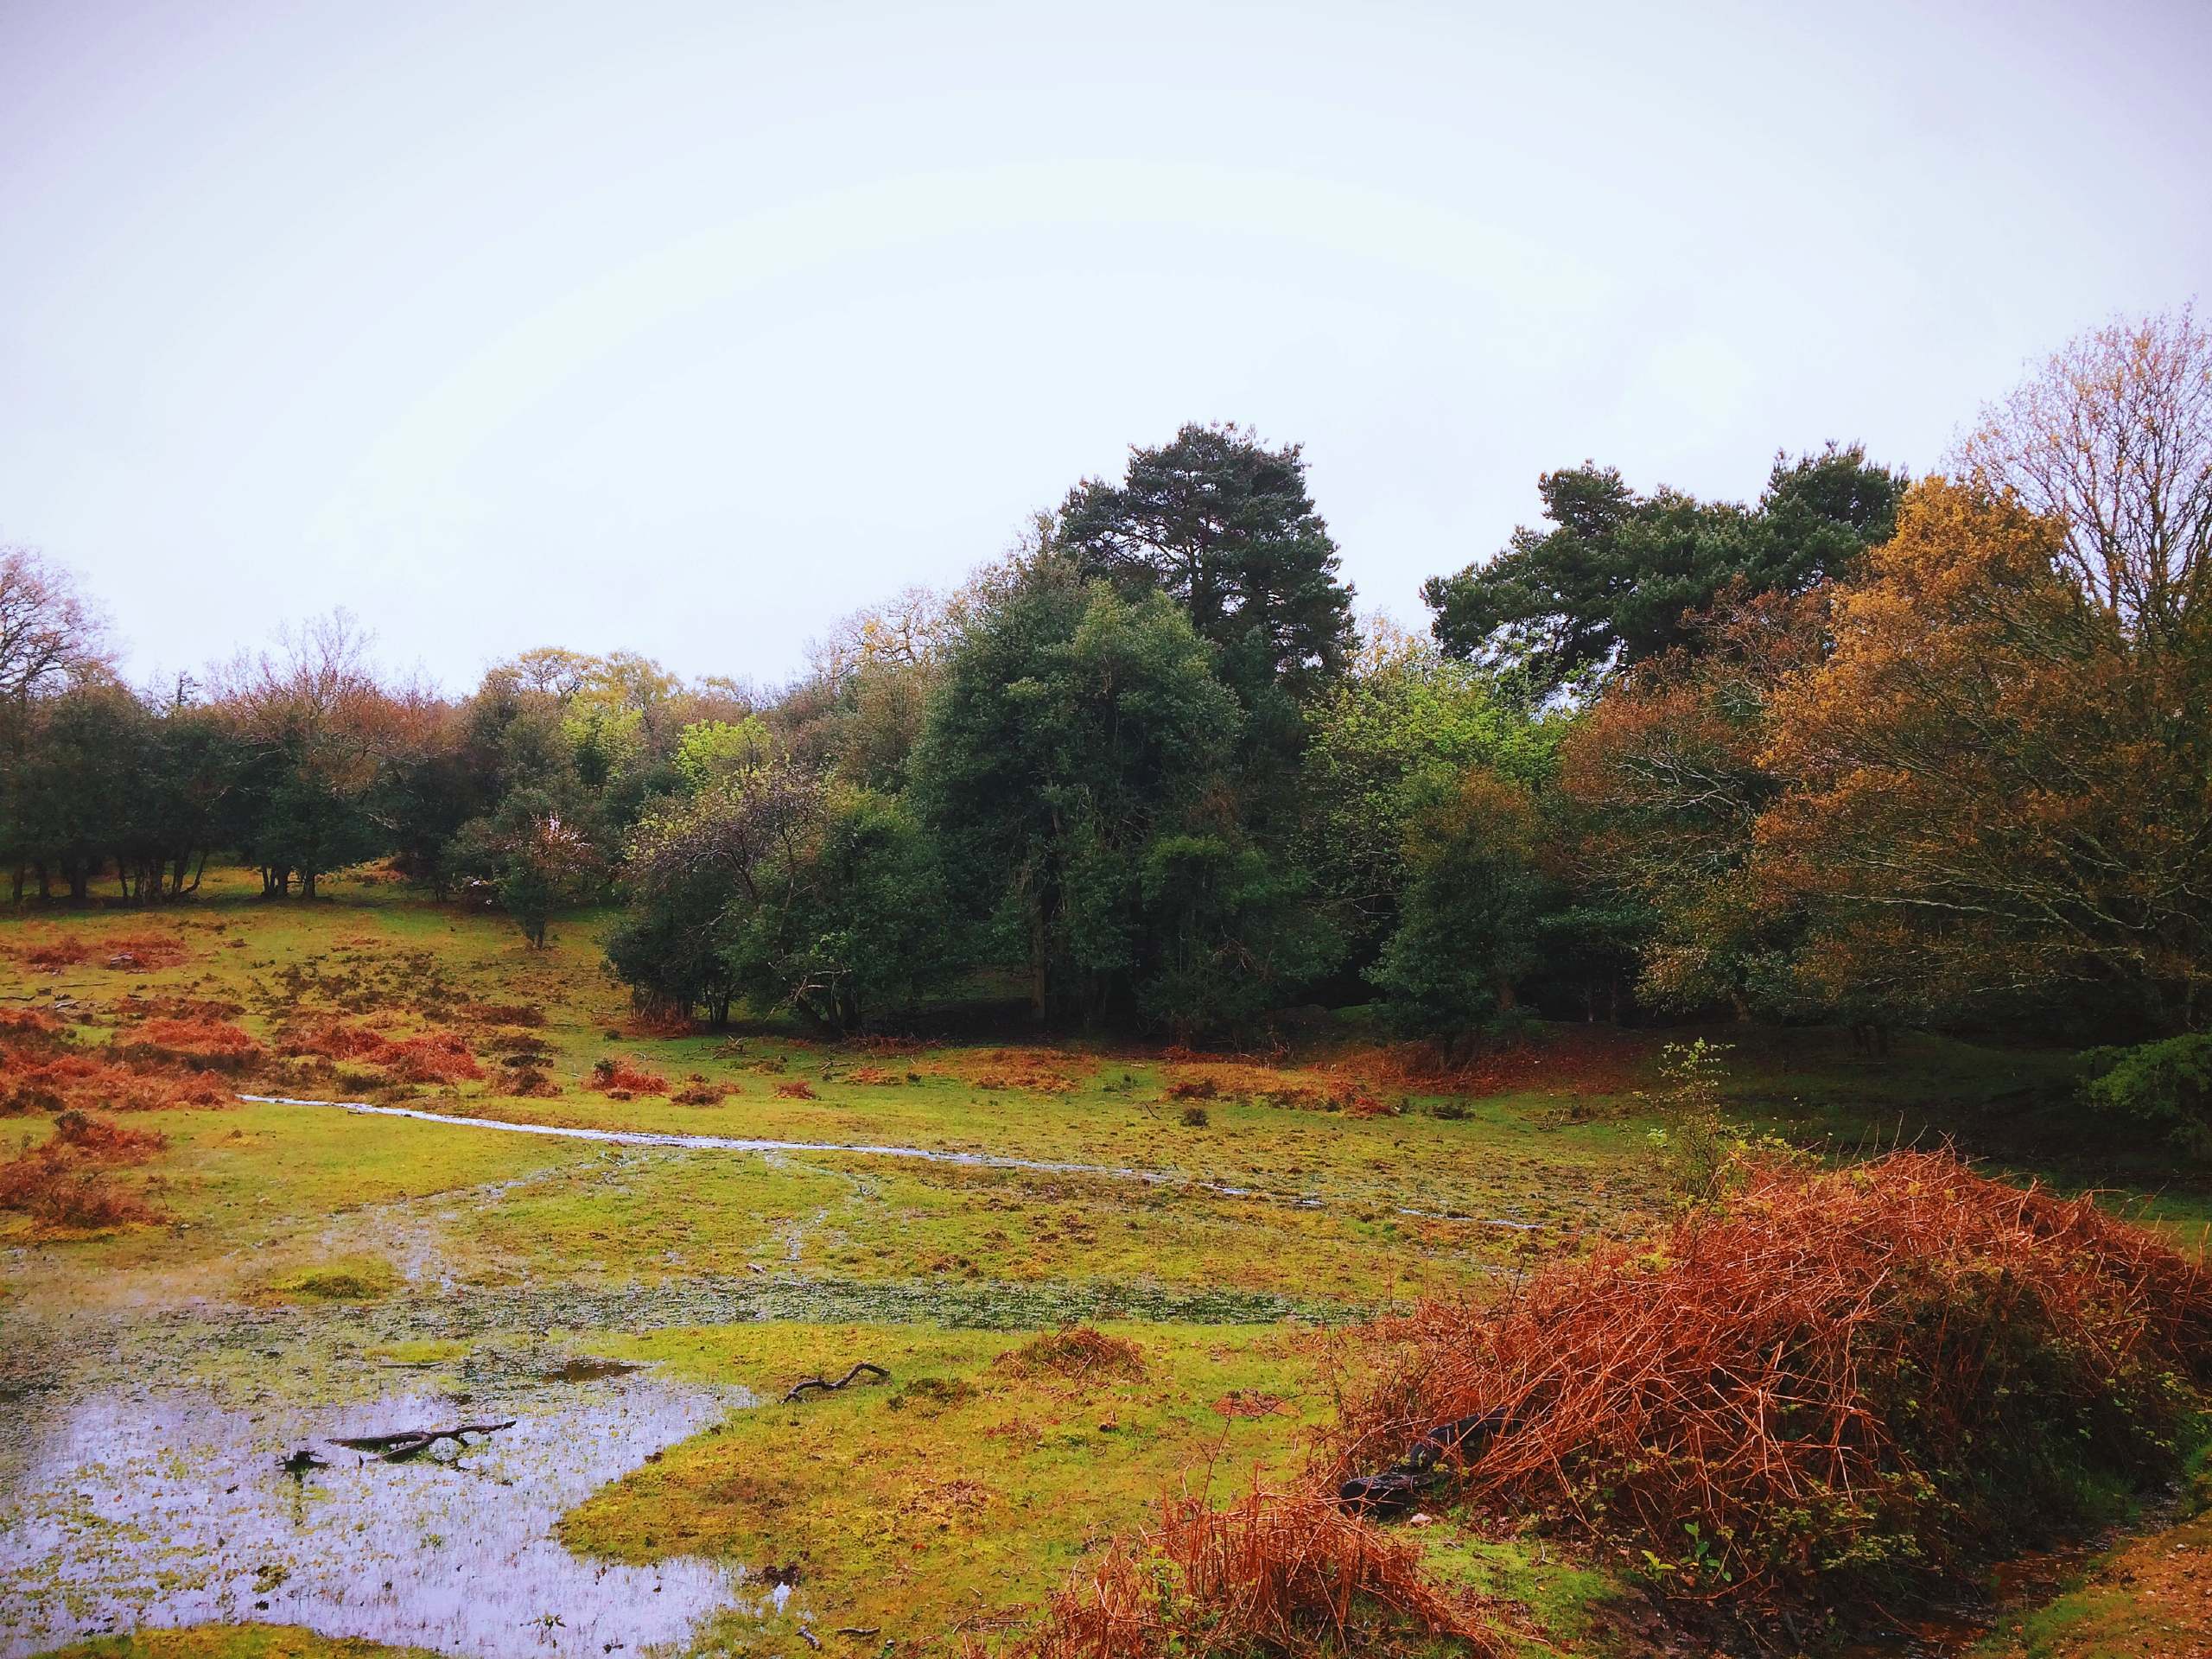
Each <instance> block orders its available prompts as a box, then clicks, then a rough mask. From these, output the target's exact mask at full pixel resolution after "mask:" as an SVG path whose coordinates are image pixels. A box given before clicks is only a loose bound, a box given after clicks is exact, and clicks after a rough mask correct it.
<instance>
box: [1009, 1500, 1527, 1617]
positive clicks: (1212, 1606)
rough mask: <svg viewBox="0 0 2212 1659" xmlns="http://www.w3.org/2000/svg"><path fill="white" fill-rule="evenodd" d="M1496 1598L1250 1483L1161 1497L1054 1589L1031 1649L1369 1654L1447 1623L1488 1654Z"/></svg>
mask: <svg viewBox="0 0 2212 1659" xmlns="http://www.w3.org/2000/svg"><path fill="white" fill-rule="evenodd" d="M1499 1611H1500V1610H1499V1609H1498V1608H1497V1605H1495V1604H1492V1603H1490V1602H1487V1601H1485V1600H1484V1599H1480V1598H1477V1597H1471V1596H1470V1597H1465V1598H1455V1597H1452V1596H1448V1595H1446V1594H1445V1593H1444V1592H1443V1591H1441V1590H1440V1589H1439V1588H1438V1587H1437V1586H1435V1585H1433V1583H1431V1582H1430V1581H1429V1580H1427V1578H1425V1577H1424V1576H1423V1575H1422V1573H1421V1570H1420V1567H1419V1564H1418V1560H1417V1558H1416V1556H1415V1554H1414V1550H1413V1548H1411V1547H1410V1546H1409V1545H1408V1544H1405V1543H1403V1542H1401V1541H1398V1540H1395V1539H1393V1538H1390V1537H1389V1536H1387V1535H1384V1534H1383V1533H1382V1532H1380V1531H1378V1530H1377V1529H1375V1528H1373V1527H1370V1526H1368V1525H1366V1524H1365V1523H1364V1522H1360V1521H1357V1520H1356V1519H1354V1518H1353V1517H1351V1516H1348V1515H1346V1514H1345V1513H1344V1511H1343V1510H1340V1509H1338V1507H1337V1506H1336V1505H1334V1504H1333V1503H1328V1502H1326V1501H1325V1500H1323V1499H1321V1498H1318V1497H1306V1496H1299V1495H1292V1494H1279V1493H1278V1494H1271V1493H1264V1492H1258V1491H1255V1492H1253V1493H1251V1494H1250V1495H1249V1496H1248V1497H1245V1498H1244V1499H1243V1501H1241V1502H1239V1503H1235V1504H1232V1505H1230V1507H1229V1508H1227V1509H1215V1508H1213V1507H1211V1505H1209V1504H1208V1503H1205V1502H1204V1501H1203V1500H1201V1499H1199V1498H1196V1497H1178V1498H1175V1499H1173V1500H1170V1501H1169V1502H1167V1503H1164V1504H1163V1505H1162V1506H1161V1509H1160V1520H1159V1522H1157V1523H1156V1524H1155V1525H1154V1526H1153V1527H1151V1528H1149V1529H1147V1530H1146V1531H1145V1532H1144V1533H1142V1534H1141V1535H1140V1536H1139V1537H1137V1538H1136V1539H1135V1540H1133V1541H1126V1542H1123V1543H1119V1544H1116V1545H1115V1546H1113V1547H1112V1548H1109V1549H1108V1550H1107V1552H1106V1553H1105V1554H1104V1555H1103V1557H1102V1558H1101V1559H1100V1560H1099V1561H1098V1563H1097V1565H1096V1567H1093V1568H1091V1569H1090V1570H1089V1571H1088V1572H1086V1573H1082V1574H1080V1575H1078V1577H1077V1580H1075V1581H1074V1582H1072V1583H1071V1584H1070V1585H1069V1586H1067V1587H1066V1588H1065V1589H1064V1590H1062V1591H1060V1592H1058V1594H1056V1595H1054V1596H1053V1597H1052V1600H1051V1602H1050V1604H1049V1605H1048V1606H1047V1608H1046V1617H1045V1619H1044V1621H1043V1624H1042V1625H1041V1626H1040V1628H1039V1630H1038V1631H1037V1632H1036V1633H1035V1634H1034V1635H1033V1637H1030V1638H1028V1639H1027V1641H1026V1642H1024V1643H1021V1644H1020V1649H1019V1651H1020V1652H1021V1653H1023V1654H1024V1655H1025V1656H1027V1659H1148V1656H1154V1655H1165V1654H1182V1655H1187V1656H1193V1659H1195V1656H1200V1655H1224V1656H1226V1655H1246V1654H1274V1655H1287V1654H1304V1653H1313V1652H1315V1651H1317V1650H1319V1649H1322V1647H1323V1645H1324V1644H1327V1645H1328V1647H1329V1649H1331V1650H1333V1651H1336V1652H1339V1653H1362V1652H1370V1651H1375V1650H1377V1649H1381V1648H1383V1647H1385V1646H1386V1645H1388V1644H1389V1642H1390V1640H1391V1638H1392V1637H1404V1636H1407V1635H1409V1634H1418V1635H1434V1636H1449V1637H1457V1638H1458V1639H1459V1642H1461V1643H1465V1649H1463V1650H1464V1651H1469V1652H1471V1653H1473V1654H1475V1655H1477V1656H1480V1659H1494V1656H1499V1655H1503V1653H1505V1652H1507V1651H1508V1650H1509V1649H1508V1648H1507V1646H1506V1644H1505V1643H1504V1642H1503V1641H1502V1640H1501V1638H1500V1637H1499V1634H1498V1628H1499Z"/></svg>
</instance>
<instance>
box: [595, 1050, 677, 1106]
mask: <svg viewBox="0 0 2212 1659" xmlns="http://www.w3.org/2000/svg"><path fill="white" fill-rule="evenodd" d="M587 1086H588V1087H589V1088H593V1089H596V1090H599V1092H600V1093H601V1094H603V1095H612V1096H617V1097H618V1098H620V1099H624V1100H627V1099H629V1098H631V1097H632V1096H636V1095H664V1094H666V1093H667V1092H668V1079H667V1078H666V1077H663V1076H661V1075H660V1073H659V1072H658V1071H643V1070H640V1069H639V1067H637V1066H634V1065H631V1064H630V1063H629V1062H628V1061H627V1060H616V1059H609V1058H606V1057H605V1056H601V1058H598V1059H596V1060H594V1061H593V1062H592V1063H591V1079H590V1082H589V1083H588V1085H587Z"/></svg>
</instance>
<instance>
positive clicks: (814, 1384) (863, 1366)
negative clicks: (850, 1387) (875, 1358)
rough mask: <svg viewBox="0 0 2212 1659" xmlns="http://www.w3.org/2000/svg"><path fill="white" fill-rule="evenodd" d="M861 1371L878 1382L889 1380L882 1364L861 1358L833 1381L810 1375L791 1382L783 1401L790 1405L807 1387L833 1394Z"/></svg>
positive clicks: (889, 1376) (888, 1373)
mask: <svg viewBox="0 0 2212 1659" xmlns="http://www.w3.org/2000/svg"><path fill="white" fill-rule="evenodd" d="M862 1371H866V1372H867V1373H868V1375H869V1376H873V1377H874V1378H876V1379H877V1380H879V1381H880V1382H884V1383H888V1382H889V1381H890V1380H891V1373H890V1372H888V1371H887V1370H884V1369H883V1367H882V1366H880V1365H876V1364H872V1363H869V1362H868V1361H867V1360H865V1359H863V1360H861V1361H860V1362H858V1363H856V1364H855V1365H854V1367H853V1369H852V1370H849V1371H847V1372H846V1373H845V1374H844V1375H843V1376H841V1377H839V1378H838V1379H837V1380H836V1382H835V1383H831V1382H829V1381H827V1380H825V1379H824V1378H822V1377H819V1376H810V1377H808V1378H806V1379H805V1381H804V1382H800V1383H792V1384H791V1392H790V1393H788V1394H786V1395H785V1396H784V1403H785V1405H787V1406H788V1405H790V1404H791V1402H793V1401H794V1400H796V1399H798V1397H799V1395H802V1394H804V1393H805V1392H806V1391H807V1390H808V1389H822V1390H823V1392H824V1393H826V1394H835V1393H836V1391H837V1390H838V1389H842V1388H843V1387H844V1386H845V1385H846V1384H847V1383H850V1382H851V1381H852V1380H853V1379H854V1378H855V1377H856V1376H859V1375H860V1374H861V1372H862Z"/></svg>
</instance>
